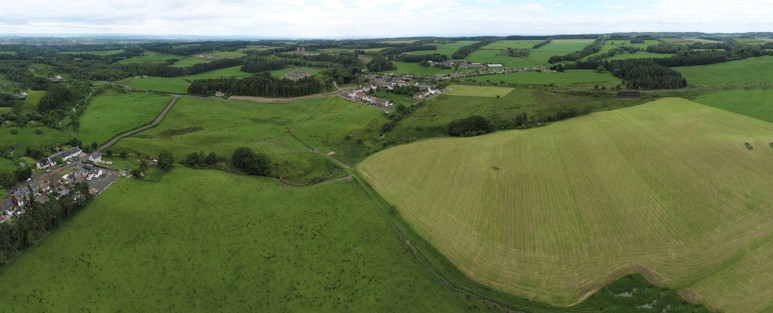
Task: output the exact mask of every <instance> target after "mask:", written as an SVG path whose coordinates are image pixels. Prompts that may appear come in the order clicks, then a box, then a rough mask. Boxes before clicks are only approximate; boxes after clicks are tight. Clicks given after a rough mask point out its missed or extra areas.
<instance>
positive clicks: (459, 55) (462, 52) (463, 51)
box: [451, 40, 495, 60]
mask: <svg viewBox="0 0 773 313" xmlns="http://www.w3.org/2000/svg"><path fill="white" fill-rule="evenodd" d="M494 41H495V40H484V41H481V42H477V43H474V44H471V45H467V46H464V47H461V48H459V50H456V52H454V54H453V55H452V56H451V58H453V59H457V60H458V59H466V58H467V57H468V56H470V54H472V53H473V52H475V50H478V49H480V48H482V47H483V46H486V45H488V44H491V43H493V42H494Z"/></svg>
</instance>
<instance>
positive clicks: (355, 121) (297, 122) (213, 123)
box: [117, 97, 386, 183]
mask: <svg viewBox="0 0 773 313" xmlns="http://www.w3.org/2000/svg"><path fill="white" fill-rule="evenodd" d="M385 120H386V119H385V118H384V117H383V113H382V112H381V111H379V110H377V109H375V108H371V107H367V106H362V105H358V104H356V103H352V102H349V101H346V100H344V99H340V98H338V97H329V98H322V99H316V100H309V101H301V102H296V103H285V104H271V103H269V104H265V103H264V104H261V103H254V102H245V101H229V100H218V99H203V98H194V97H184V98H181V99H180V100H178V102H177V103H176V104H175V107H174V108H173V109H172V110H171V111H170V112H169V114H168V115H167V116H166V118H165V119H164V121H163V122H162V123H161V124H160V125H159V126H158V127H155V128H153V129H149V130H147V131H145V132H142V133H140V134H137V135H135V136H133V137H130V138H126V139H123V140H121V141H120V142H119V143H118V145H117V148H118V149H128V150H134V151H138V152H140V153H143V154H148V155H158V153H159V152H160V151H161V150H164V149H168V150H170V151H171V152H172V153H173V154H174V156H175V157H177V158H178V159H182V158H183V157H184V156H185V155H187V154H189V153H191V152H196V151H201V152H204V153H209V152H210V151H211V152H215V153H217V154H218V155H221V156H230V155H231V154H232V153H233V152H234V150H236V149H237V148H239V147H242V146H245V147H249V148H252V149H255V150H259V151H262V152H265V153H266V154H268V155H269V156H270V157H271V159H272V161H273V162H274V163H275V166H274V167H275V169H276V171H277V172H276V174H277V175H278V176H282V177H284V178H286V179H288V180H293V181H295V182H300V183H305V182H308V181H310V180H312V179H315V178H319V177H327V176H330V175H337V174H340V171H339V170H338V169H336V168H335V167H334V166H332V164H330V162H329V161H328V160H327V159H325V157H324V155H325V154H327V153H329V152H331V151H336V152H337V153H338V154H337V156H340V157H341V158H343V159H344V160H348V159H354V158H362V155H361V153H362V150H363V149H365V148H367V146H366V144H365V143H361V142H358V140H357V139H358V138H363V137H373V136H378V129H379V127H380V126H381V124H383V123H384V122H385ZM330 125H336V127H330ZM349 135H351V136H349ZM295 136H297V137H295ZM298 138H301V139H302V140H299V139H298ZM305 144H308V145H311V146H312V147H313V148H315V149H317V152H318V153H313V152H312V148H310V147H308V146H306V145H305Z"/></svg>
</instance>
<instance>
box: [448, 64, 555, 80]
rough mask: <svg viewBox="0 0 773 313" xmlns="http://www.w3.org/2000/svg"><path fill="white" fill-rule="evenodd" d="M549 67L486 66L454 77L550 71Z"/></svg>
mask: <svg viewBox="0 0 773 313" xmlns="http://www.w3.org/2000/svg"><path fill="white" fill-rule="evenodd" d="M549 71H550V70H549V69H545V68H539V67H522V68H502V67H493V68H491V67H490V68H486V69H484V70H476V71H471V72H459V73H456V74H454V75H453V78H462V77H471V76H483V75H499V74H509V73H517V72H549Z"/></svg>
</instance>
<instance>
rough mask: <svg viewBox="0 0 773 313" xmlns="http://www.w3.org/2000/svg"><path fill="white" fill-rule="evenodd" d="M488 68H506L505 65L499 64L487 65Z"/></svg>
mask: <svg viewBox="0 0 773 313" xmlns="http://www.w3.org/2000/svg"><path fill="white" fill-rule="evenodd" d="M486 67H488V68H500V67H504V65H502V64H499V63H492V64H486Z"/></svg>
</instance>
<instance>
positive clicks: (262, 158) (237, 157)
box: [231, 147, 271, 176]
mask: <svg viewBox="0 0 773 313" xmlns="http://www.w3.org/2000/svg"><path fill="white" fill-rule="evenodd" d="M231 162H233V164H234V166H236V167H237V168H239V169H241V170H243V171H245V172H247V174H249V175H258V176H268V175H269V174H271V160H270V159H269V158H268V156H267V155H266V154H265V153H261V152H258V153H255V152H254V151H252V150H251V149H250V148H247V147H241V148H239V149H236V151H234V153H233V155H232V156H231Z"/></svg>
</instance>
